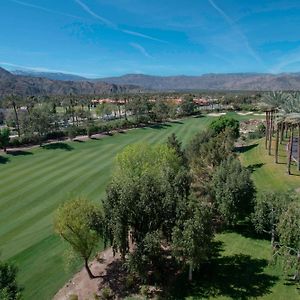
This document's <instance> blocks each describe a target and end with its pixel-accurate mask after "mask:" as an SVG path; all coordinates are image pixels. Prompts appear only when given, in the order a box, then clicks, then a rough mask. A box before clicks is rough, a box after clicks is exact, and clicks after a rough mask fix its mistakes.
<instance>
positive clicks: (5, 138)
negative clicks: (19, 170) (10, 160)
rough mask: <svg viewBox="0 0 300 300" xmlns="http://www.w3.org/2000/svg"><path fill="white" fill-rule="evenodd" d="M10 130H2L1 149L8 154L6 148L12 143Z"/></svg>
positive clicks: (0, 130) (0, 131)
mask: <svg viewBox="0 0 300 300" xmlns="http://www.w3.org/2000/svg"><path fill="white" fill-rule="evenodd" d="M9 136H10V130H9V128H7V127H4V128H2V129H1V128H0V148H2V149H3V150H4V151H5V152H6V148H7V147H8V145H9V141H10V137H9Z"/></svg>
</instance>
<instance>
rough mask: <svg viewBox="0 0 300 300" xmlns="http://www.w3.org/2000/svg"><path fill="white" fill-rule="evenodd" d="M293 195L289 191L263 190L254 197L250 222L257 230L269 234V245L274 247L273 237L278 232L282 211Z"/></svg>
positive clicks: (292, 198)
mask: <svg viewBox="0 0 300 300" xmlns="http://www.w3.org/2000/svg"><path fill="white" fill-rule="evenodd" d="M294 198H295V196H294V195H293V194H292V193H290V192H285V193H283V192H272V191H268V192H263V193H260V194H259V195H258V197H257V198H256V199H255V206H254V213H253V215H252V222H253V224H254V226H255V229H256V231H257V232H260V233H267V234H269V235H270V236H271V247H272V249H273V251H274V249H275V239H276V236H277V234H278V232H277V225H278V223H279V220H280V217H281V215H282V213H283V212H284V211H285V210H286V208H287V207H288V205H289V204H290V203H291V202H292V201H294Z"/></svg>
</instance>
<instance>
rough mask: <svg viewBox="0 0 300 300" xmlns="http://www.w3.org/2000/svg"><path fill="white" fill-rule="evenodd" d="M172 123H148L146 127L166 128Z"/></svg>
mask: <svg viewBox="0 0 300 300" xmlns="http://www.w3.org/2000/svg"><path fill="white" fill-rule="evenodd" d="M171 126H172V125H170V124H168V123H160V124H154V125H150V126H148V127H150V128H152V129H159V130H160V129H166V128H168V127H171Z"/></svg>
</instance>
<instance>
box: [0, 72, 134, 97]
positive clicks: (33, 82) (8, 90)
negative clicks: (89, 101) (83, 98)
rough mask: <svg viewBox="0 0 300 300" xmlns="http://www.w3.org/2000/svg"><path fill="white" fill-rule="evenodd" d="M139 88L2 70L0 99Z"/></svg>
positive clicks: (116, 91) (125, 90)
mask: <svg viewBox="0 0 300 300" xmlns="http://www.w3.org/2000/svg"><path fill="white" fill-rule="evenodd" d="M138 89H139V88H137V87H135V86H130V85H124V86H123V85H122V86H120V85H118V84H113V83H106V82H103V81H98V82H95V81H94V82H91V81H62V80H51V79H48V78H43V77H32V76H22V75H14V74H12V73H10V72H8V71H6V70H5V69H3V68H0V98H1V97H4V96H6V95H10V94H16V95H22V96H26V95H69V94H70V93H72V94H78V95H86V94H102V93H118V92H129V91H136V90H138Z"/></svg>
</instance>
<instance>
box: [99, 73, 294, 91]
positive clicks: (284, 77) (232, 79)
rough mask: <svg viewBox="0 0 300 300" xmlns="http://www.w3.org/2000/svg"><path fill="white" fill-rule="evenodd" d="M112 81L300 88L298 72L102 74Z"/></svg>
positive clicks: (174, 86) (148, 85) (165, 86)
mask: <svg viewBox="0 0 300 300" xmlns="http://www.w3.org/2000/svg"><path fill="white" fill-rule="evenodd" d="M101 81H104V82H108V83H114V84H133V85H137V86H140V87H142V88H144V89H152V90H227V91H229V90H244V91H246V90H248V91H253V90H255V91H270V90H300V73H282V74H276V75H274V74H263V73H237V74H205V75H201V76H165V77H163V76H149V75H143V74H129V75H124V76H120V77H110V78H103V79H101Z"/></svg>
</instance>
